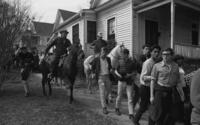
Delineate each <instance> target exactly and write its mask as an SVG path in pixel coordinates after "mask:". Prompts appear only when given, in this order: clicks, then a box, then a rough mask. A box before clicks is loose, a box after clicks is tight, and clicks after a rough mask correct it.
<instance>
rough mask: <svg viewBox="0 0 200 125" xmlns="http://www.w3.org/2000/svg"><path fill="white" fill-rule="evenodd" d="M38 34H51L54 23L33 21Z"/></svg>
mask: <svg viewBox="0 0 200 125" xmlns="http://www.w3.org/2000/svg"><path fill="white" fill-rule="evenodd" d="M33 25H34V27H35V31H36V34H38V35H41V36H49V35H50V34H51V33H52V30H53V24H51V23H44V22H35V21H34V22H33Z"/></svg>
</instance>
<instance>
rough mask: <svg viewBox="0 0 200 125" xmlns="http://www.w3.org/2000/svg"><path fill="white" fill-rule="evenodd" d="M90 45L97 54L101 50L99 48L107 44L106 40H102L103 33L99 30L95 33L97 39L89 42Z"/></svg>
mask: <svg viewBox="0 0 200 125" xmlns="http://www.w3.org/2000/svg"><path fill="white" fill-rule="evenodd" d="M91 46H92V48H93V49H94V53H95V54H99V53H100V52H101V48H102V47H106V46H107V42H106V41H105V40H103V34H102V33H101V32H99V33H98V34H97V40H94V41H93V42H92V43H91Z"/></svg>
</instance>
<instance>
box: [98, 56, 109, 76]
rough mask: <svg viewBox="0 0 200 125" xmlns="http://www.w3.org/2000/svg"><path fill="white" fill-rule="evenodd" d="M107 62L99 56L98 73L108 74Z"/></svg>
mask: <svg viewBox="0 0 200 125" xmlns="http://www.w3.org/2000/svg"><path fill="white" fill-rule="evenodd" d="M108 74H109V70H108V62H107V60H106V59H102V58H100V75H108Z"/></svg>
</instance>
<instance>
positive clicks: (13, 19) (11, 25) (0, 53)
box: [0, 0, 31, 82]
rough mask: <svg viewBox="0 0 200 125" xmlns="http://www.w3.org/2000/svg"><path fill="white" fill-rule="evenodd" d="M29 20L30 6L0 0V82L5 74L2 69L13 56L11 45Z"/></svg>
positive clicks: (18, 2) (17, 1)
mask: <svg viewBox="0 0 200 125" xmlns="http://www.w3.org/2000/svg"><path fill="white" fill-rule="evenodd" d="M30 20H31V18H30V6H27V5H25V4H23V3H22V2H21V1H20V0H14V1H12V2H11V1H10V2H5V1H2V0H0V82H1V80H2V74H5V71H4V70H3V67H4V66H5V65H6V64H7V63H8V61H9V60H10V58H11V55H12V54H13V43H14V42H15V41H16V40H17V39H19V38H20V36H21V34H22V33H23V32H24V31H25V30H26V29H27V28H28V27H29V23H30Z"/></svg>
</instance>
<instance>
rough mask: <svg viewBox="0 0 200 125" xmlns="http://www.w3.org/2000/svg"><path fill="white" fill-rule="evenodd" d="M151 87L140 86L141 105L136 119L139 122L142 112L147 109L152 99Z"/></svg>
mask: <svg viewBox="0 0 200 125" xmlns="http://www.w3.org/2000/svg"><path fill="white" fill-rule="evenodd" d="M149 94H150V88H149V87H147V86H144V85H141V86H140V98H141V100H140V106H139V109H138V110H137V112H136V115H135V119H134V120H135V121H136V122H139V120H140V118H141V116H142V114H143V113H144V112H145V111H146V110H147V108H148V105H149V100H150V96H149Z"/></svg>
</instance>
